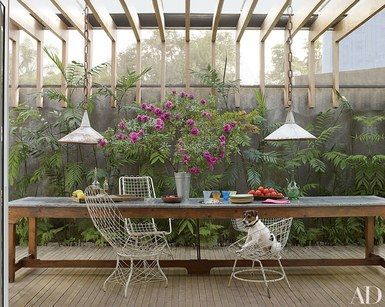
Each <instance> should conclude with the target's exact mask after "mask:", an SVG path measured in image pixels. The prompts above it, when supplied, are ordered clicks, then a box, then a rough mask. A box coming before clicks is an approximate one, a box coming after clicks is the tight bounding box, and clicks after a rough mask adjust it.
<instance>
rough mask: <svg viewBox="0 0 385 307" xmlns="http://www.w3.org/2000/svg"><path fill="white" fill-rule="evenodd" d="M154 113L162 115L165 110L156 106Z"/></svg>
mask: <svg viewBox="0 0 385 307" xmlns="http://www.w3.org/2000/svg"><path fill="white" fill-rule="evenodd" d="M154 114H155V115H156V116H161V115H162V114H163V111H162V110H161V109H160V108H155V109H154Z"/></svg>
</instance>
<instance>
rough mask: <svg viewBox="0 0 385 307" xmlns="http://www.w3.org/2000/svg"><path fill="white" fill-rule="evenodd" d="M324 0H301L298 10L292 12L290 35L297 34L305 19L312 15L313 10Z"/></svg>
mask: <svg viewBox="0 0 385 307" xmlns="http://www.w3.org/2000/svg"><path fill="white" fill-rule="evenodd" d="M324 1H325V0H306V1H303V3H302V5H301V8H300V9H299V10H298V11H295V12H294V15H293V19H292V21H293V29H292V35H293V36H294V35H295V34H297V32H298V31H299V30H301V28H302V27H303V25H304V24H305V23H306V21H307V20H308V19H309V18H310V17H312V16H313V14H314V13H315V11H316V10H317V9H318V8H319V6H320V5H321V4H322V3H323V2H324Z"/></svg>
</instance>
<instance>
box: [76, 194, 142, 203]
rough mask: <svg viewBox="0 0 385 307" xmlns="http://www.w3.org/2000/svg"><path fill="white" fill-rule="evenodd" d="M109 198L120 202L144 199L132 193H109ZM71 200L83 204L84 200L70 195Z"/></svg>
mask: <svg viewBox="0 0 385 307" xmlns="http://www.w3.org/2000/svg"><path fill="white" fill-rule="evenodd" d="M110 197H111V199H112V200H113V201H114V202H122V201H135V200H144V198H143V197H137V196H134V195H110ZM71 198H72V201H74V202H77V203H81V204H84V203H85V202H86V201H85V200H84V199H79V198H77V197H73V196H72V197H71Z"/></svg>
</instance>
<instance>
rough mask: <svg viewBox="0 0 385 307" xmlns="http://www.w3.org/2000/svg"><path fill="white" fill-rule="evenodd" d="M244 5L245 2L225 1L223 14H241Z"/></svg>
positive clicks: (243, 0)
mask: <svg viewBox="0 0 385 307" xmlns="http://www.w3.org/2000/svg"><path fill="white" fill-rule="evenodd" d="M206 2H207V1H206ZM213 2H214V1H213ZM244 3H245V0H231V1H225V2H224V4H223V8H222V13H224V14H239V13H240V12H241V10H242V7H243V4H244Z"/></svg>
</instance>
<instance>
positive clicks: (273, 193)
mask: <svg viewBox="0 0 385 307" xmlns="http://www.w3.org/2000/svg"><path fill="white" fill-rule="evenodd" d="M270 195H271V197H277V196H278V193H277V192H275V191H274V192H271V193H270Z"/></svg>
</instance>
